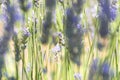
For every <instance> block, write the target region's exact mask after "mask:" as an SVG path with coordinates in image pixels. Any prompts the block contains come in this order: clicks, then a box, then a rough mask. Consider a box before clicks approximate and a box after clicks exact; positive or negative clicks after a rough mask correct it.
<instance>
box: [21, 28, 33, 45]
mask: <svg viewBox="0 0 120 80" xmlns="http://www.w3.org/2000/svg"><path fill="white" fill-rule="evenodd" d="M30 35H31V34H30V32H29V30H28V29H27V28H26V27H23V28H22V43H23V45H24V46H25V44H26V42H27V38H28V37H29V36H30Z"/></svg>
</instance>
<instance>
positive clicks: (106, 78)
mask: <svg viewBox="0 0 120 80" xmlns="http://www.w3.org/2000/svg"><path fill="white" fill-rule="evenodd" d="M100 71H101V75H102V77H103V80H110V65H109V64H108V63H106V62H104V63H103V64H102V65H101V69H100Z"/></svg>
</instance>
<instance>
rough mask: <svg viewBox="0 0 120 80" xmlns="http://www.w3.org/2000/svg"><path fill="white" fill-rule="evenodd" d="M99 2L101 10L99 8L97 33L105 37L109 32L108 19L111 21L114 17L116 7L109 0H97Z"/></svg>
mask: <svg viewBox="0 0 120 80" xmlns="http://www.w3.org/2000/svg"><path fill="white" fill-rule="evenodd" d="M99 4H100V8H101V10H99V22H100V29H99V33H100V36H101V37H102V38H105V37H106V36H107V35H108V33H109V23H110V21H113V20H115V18H116V15H117V13H116V12H117V8H116V7H115V6H112V5H111V4H110V1H109V0H99Z"/></svg>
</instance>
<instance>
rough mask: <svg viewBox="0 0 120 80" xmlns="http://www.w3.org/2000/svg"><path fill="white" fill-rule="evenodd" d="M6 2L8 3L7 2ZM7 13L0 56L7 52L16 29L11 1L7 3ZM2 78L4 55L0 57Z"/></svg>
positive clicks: (0, 45)
mask: <svg viewBox="0 0 120 80" xmlns="http://www.w3.org/2000/svg"><path fill="white" fill-rule="evenodd" d="M5 4H6V3H5ZM5 6H6V10H5V15H7V17H6V18H7V21H6V24H4V33H3V36H2V37H1V38H0V56H1V57H3V55H4V54H5V53H6V51H7V49H8V43H9V40H10V39H11V37H12V35H13V29H14V23H15V18H14V11H15V10H14V9H15V8H14V6H10V3H9V2H8V3H7V4H6V5H5ZM0 63H1V64H0V79H1V77H2V75H1V74H2V67H3V66H4V57H3V58H0Z"/></svg>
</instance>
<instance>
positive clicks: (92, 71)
mask: <svg viewBox="0 0 120 80" xmlns="http://www.w3.org/2000/svg"><path fill="white" fill-rule="evenodd" d="M98 61H99V59H97V58H96V59H94V60H93V61H92V63H91V65H90V70H89V75H88V80H94V76H95V75H96V74H97V72H98V69H99V67H98V64H99V62H98ZM97 75H98V74H97Z"/></svg>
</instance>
